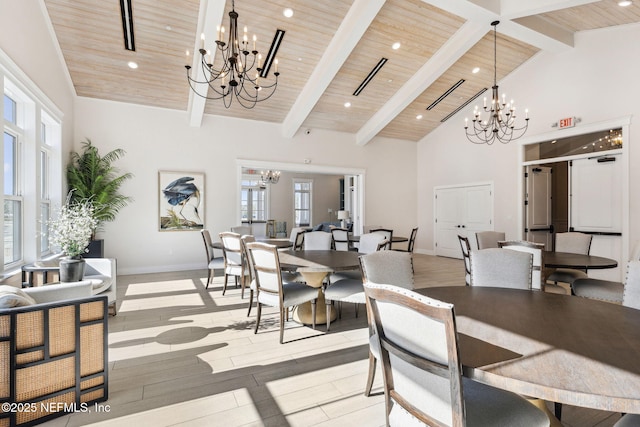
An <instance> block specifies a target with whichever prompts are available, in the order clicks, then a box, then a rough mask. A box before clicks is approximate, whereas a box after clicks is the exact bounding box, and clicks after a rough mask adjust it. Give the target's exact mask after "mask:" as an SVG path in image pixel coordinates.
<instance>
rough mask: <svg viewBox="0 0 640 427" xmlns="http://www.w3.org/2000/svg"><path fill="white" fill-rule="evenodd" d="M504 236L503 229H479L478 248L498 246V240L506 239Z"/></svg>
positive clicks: (477, 234) (477, 235)
mask: <svg viewBox="0 0 640 427" xmlns="http://www.w3.org/2000/svg"><path fill="white" fill-rule="evenodd" d="M504 236H505V235H504V233H503V232H501V231H479V232H477V233H476V240H477V241H478V249H488V248H497V247H498V242H499V241H501V240H504Z"/></svg>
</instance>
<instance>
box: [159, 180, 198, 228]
mask: <svg viewBox="0 0 640 427" xmlns="http://www.w3.org/2000/svg"><path fill="white" fill-rule="evenodd" d="M158 202H159V203H158V229H159V231H192V230H202V229H204V218H205V203H204V202H205V176H204V173H202V172H180V171H158Z"/></svg>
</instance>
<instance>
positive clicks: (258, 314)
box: [253, 301, 262, 334]
mask: <svg viewBox="0 0 640 427" xmlns="http://www.w3.org/2000/svg"><path fill="white" fill-rule="evenodd" d="M257 310H258V313H257V314H256V329H255V330H254V331H253V333H254V334H257V333H258V326H260V314H261V313H262V304H260V301H258V307H257Z"/></svg>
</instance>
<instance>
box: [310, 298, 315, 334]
mask: <svg viewBox="0 0 640 427" xmlns="http://www.w3.org/2000/svg"><path fill="white" fill-rule="evenodd" d="M311 327H312V328H313V329H314V330H315V329H316V300H313V301H311Z"/></svg>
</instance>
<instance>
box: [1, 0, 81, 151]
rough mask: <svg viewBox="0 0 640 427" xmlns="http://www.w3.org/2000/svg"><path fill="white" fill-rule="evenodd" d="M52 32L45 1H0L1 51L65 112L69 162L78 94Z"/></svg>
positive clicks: (64, 133) (64, 134) (64, 148)
mask: <svg viewBox="0 0 640 427" xmlns="http://www.w3.org/2000/svg"><path fill="white" fill-rule="evenodd" d="M49 29H50V23H49V19H48V17H46V10H45V7H44V1H43V0H37V1H13V0H0V49H2V50H3V51H4V52H5V53H6V54H7V55H8V56H9V57H10V58H11V60H13V62H15V63H16V65H18V67H20V69H22V70H23V71H24V72H25V73H26V74H27V75H28V76H29V78H30V79H31V80H32V81H33V82H34V83H35V84H36V85H37V86H38V87H39V88H40V89H41V90H42V91H44V92H45V94H46V95H47V96H48V97H49V99H50V100H51V101H52V102H53V103H54V104H55V105H56V106H57V107H58V108H59V109H60V110H61V111H62V112H63V114H64V124H63V126H62V152H63V158H64V159H66V158H67V155H68V153H69V150H70V147H71V144H72V132H73V100H74V97H75V91H74V90H73V87H72V86H71V84H70V79H69V75H68V72H67V70H66V66H65V65H64V62H63V61H62V59H61V56H59V55H58V52H59V49H58V45H57V42H55V41H54V40H52V39H51V33H50V31H49ZM25 31H28V34H25Z"/></svg>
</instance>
